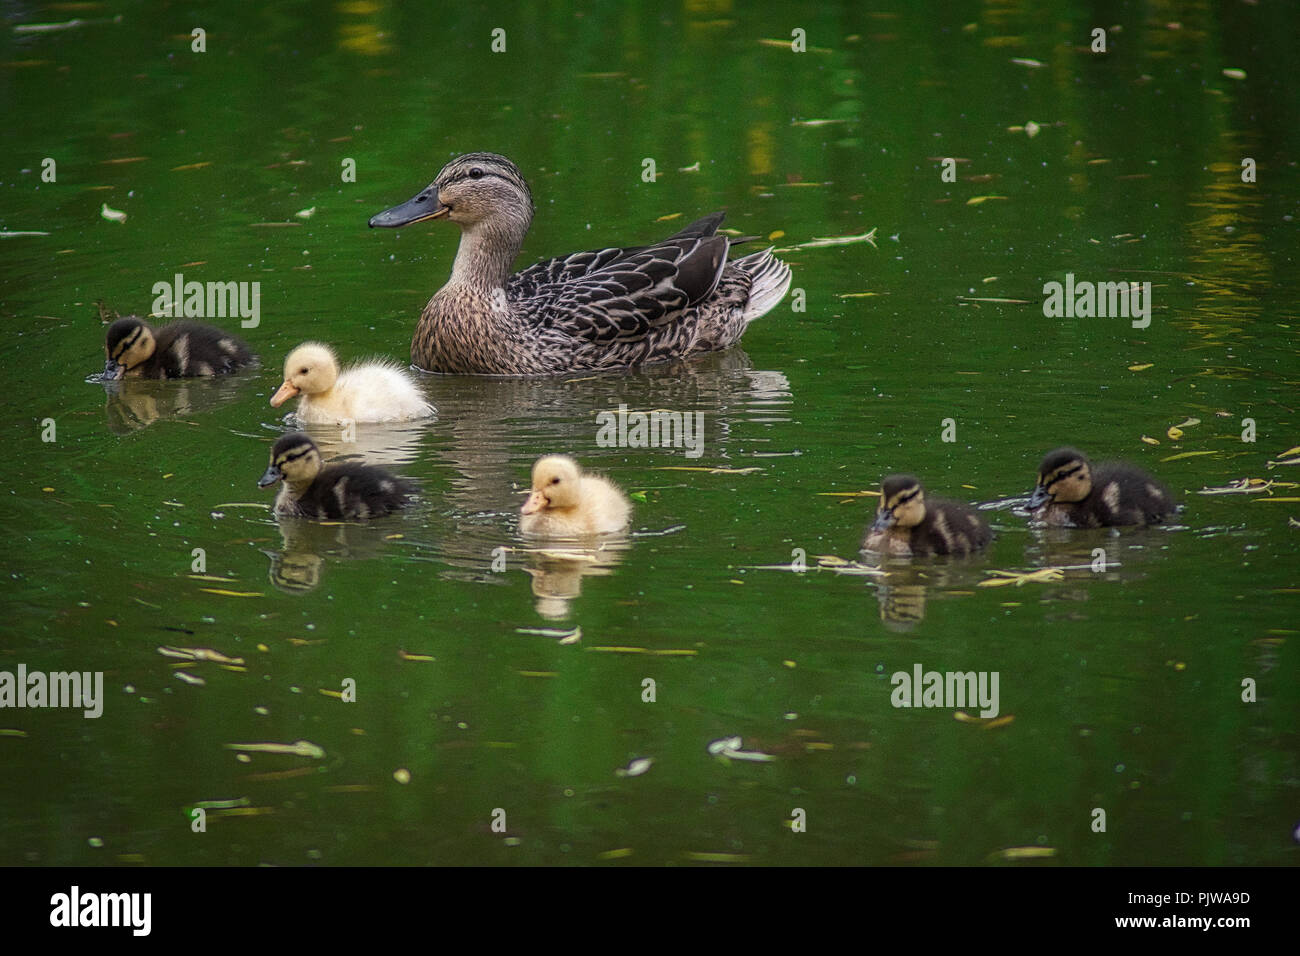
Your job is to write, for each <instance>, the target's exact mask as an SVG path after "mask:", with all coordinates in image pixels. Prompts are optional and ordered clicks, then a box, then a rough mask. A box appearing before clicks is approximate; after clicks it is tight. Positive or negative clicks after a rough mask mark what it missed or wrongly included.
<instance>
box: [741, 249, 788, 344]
mask: <svg viewBox="0 0 1300 956" xmlns="http://www.w3.org/2000/svg"><path fill="white" fill-rule="evenodd" d="M729 264H730V265H733V266H735V267H736V268H737V269H740V270H741V271H742V272H744V273H746V274H747V275H748V276H749V301H748V302H746V303H745V309H744V312H743V313H742V317H743V318H744V320H745V324H746V325H748V324H749V323H750V322H753V321H754V320H755V319H757V318H758V317H759V316H760V315H766V314H767V313H768V312H771V311H772V310H773V309H775V308H776V307H777V305H778V304H780V302H781V300H782V299H784V298H785V294H786V292H788V291H789V289H790V278H791V276H790V267H789V266H788V265H786V264H785V263H784V262H782V261H781V260H780V259H778V258H777V257H776V256H774V255H772V249H771V247H769V248H767V249H764V250H763V251H762V252H755V253H751V254H750V255H747V256H743V257H742V258H740V259H735V260H733V261H732V262H731V263H729Z"/></svg>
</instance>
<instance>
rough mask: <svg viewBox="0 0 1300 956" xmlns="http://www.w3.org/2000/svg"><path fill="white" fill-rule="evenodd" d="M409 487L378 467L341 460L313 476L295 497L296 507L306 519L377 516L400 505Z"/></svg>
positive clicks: (396, 508)
mask: <svg viewBox="0 0 1300 956" xmlns="http://www.w3.org/2000/svg"><path fill="white" fill-rule="evenodd" d="M413 490H414V487H413V486H412V484H411V483H410V482H408V481H406V480H405V479H403V478H397V477H395V476H394V475H390V474H389V473H388V472H386V471H384V470H383V469H382V468H375V467H373V466H370V465H360V464H355V463H351V462H344V463H342V464H337V465H330V466H329V467H328V468H325V469H324V470H323V471H321V473H320V474H319V475H317V476H316V480H315V481H313V482H312V483H311V485H310V486H309V487H308V488H307V490H306V491H305V492H304V493H303V496H302V497H301V498H299V499H298V502H297V510H298V512H299V513H300V514H302V515H303V516H305V517H308V518H332V519H334V520H336V521H343V520H352V519H356V518H378V517H380V516H382V515H386V514H392V513H393V512H394V511H399V510H401V509H402V508H404V507H405V506H406V505H407V504H408V503H409V501H408V499H407V495H409V494H410V493H411V492H412V491H413Z"/></svg>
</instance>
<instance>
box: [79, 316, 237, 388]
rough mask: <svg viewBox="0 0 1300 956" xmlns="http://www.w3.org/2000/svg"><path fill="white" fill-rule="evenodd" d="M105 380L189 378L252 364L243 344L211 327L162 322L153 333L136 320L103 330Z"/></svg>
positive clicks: (126, 319) (123, 320)
mask: <svg viewBox="0 0 1300 956" xmlns="http://www.w3.org/2000/svg"><path fill="white" fill-rule="evenodd" d="M104 351H105V352H106V353H107V354H108V363H107V364H106V365H105V366H104V376H103V377H104V378H105V379H109V380H113V379H119V378H122V377H124V376H127V375H129V376H131V377H132V378H190V377H195V376H200V375H223V374H225V373H226V372H233V371H234V370H235V369H237V368H242V367H243V366H245V365H247V364H248V363H249V362H251V361H253V359H254V357H255V356H254V355H253V353H252V351H250V350H249V348H248V346H247V345H246V344H244V342H243V341H242V340H241V339H239V338H237V337H236V336H233V335H231V334H230V333H229V332H223V331H222V330H221V329H219V328H217V327H216V326H213V325H204V324H203V323H201V322H186V321H176V322H165V323H163V324H162V325H160V326H158V327H157V328H154V327H153V326H151V325H150V324H149V323H148V322H146V321H144V319H142V318H140V317H139V316H136V315H127V316H123V317H122V318H120V319H118V320H117V321H116V322H114V323H113V324H112V325H110V326H109V327H108V334H107V335H106V336H105V339H104Z"/></svg>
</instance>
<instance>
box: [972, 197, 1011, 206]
mask: <svg viewBox="0 0 1300 956" xmlns="http://www.w3.org/2000/svg"><path fill="white" fill-rule="evenodd" d="M1006 198H1007V197H1006V196H971V197H970V199H967V200H966V205H968V206H978V205H979V204H980V203H986V202H988V201H989V200H990V199H1006Z"/></svg>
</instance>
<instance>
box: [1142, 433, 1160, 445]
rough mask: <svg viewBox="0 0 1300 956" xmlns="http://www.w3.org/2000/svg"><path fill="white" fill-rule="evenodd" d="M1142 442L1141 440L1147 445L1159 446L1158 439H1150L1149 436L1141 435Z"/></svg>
mask: <svg viewBox="0 0 1300 956" xmlns="http://www.w3.org/2000/svg"><path fill="white" fill-rule="evenodd" d="M1142 440H1143V441H1144V442H1146V443H1147V444H1148V445H1159V444H1160V439H1158V438H1152V437H1151V436H1150V435H1143V436H1142Z"/></svg>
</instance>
